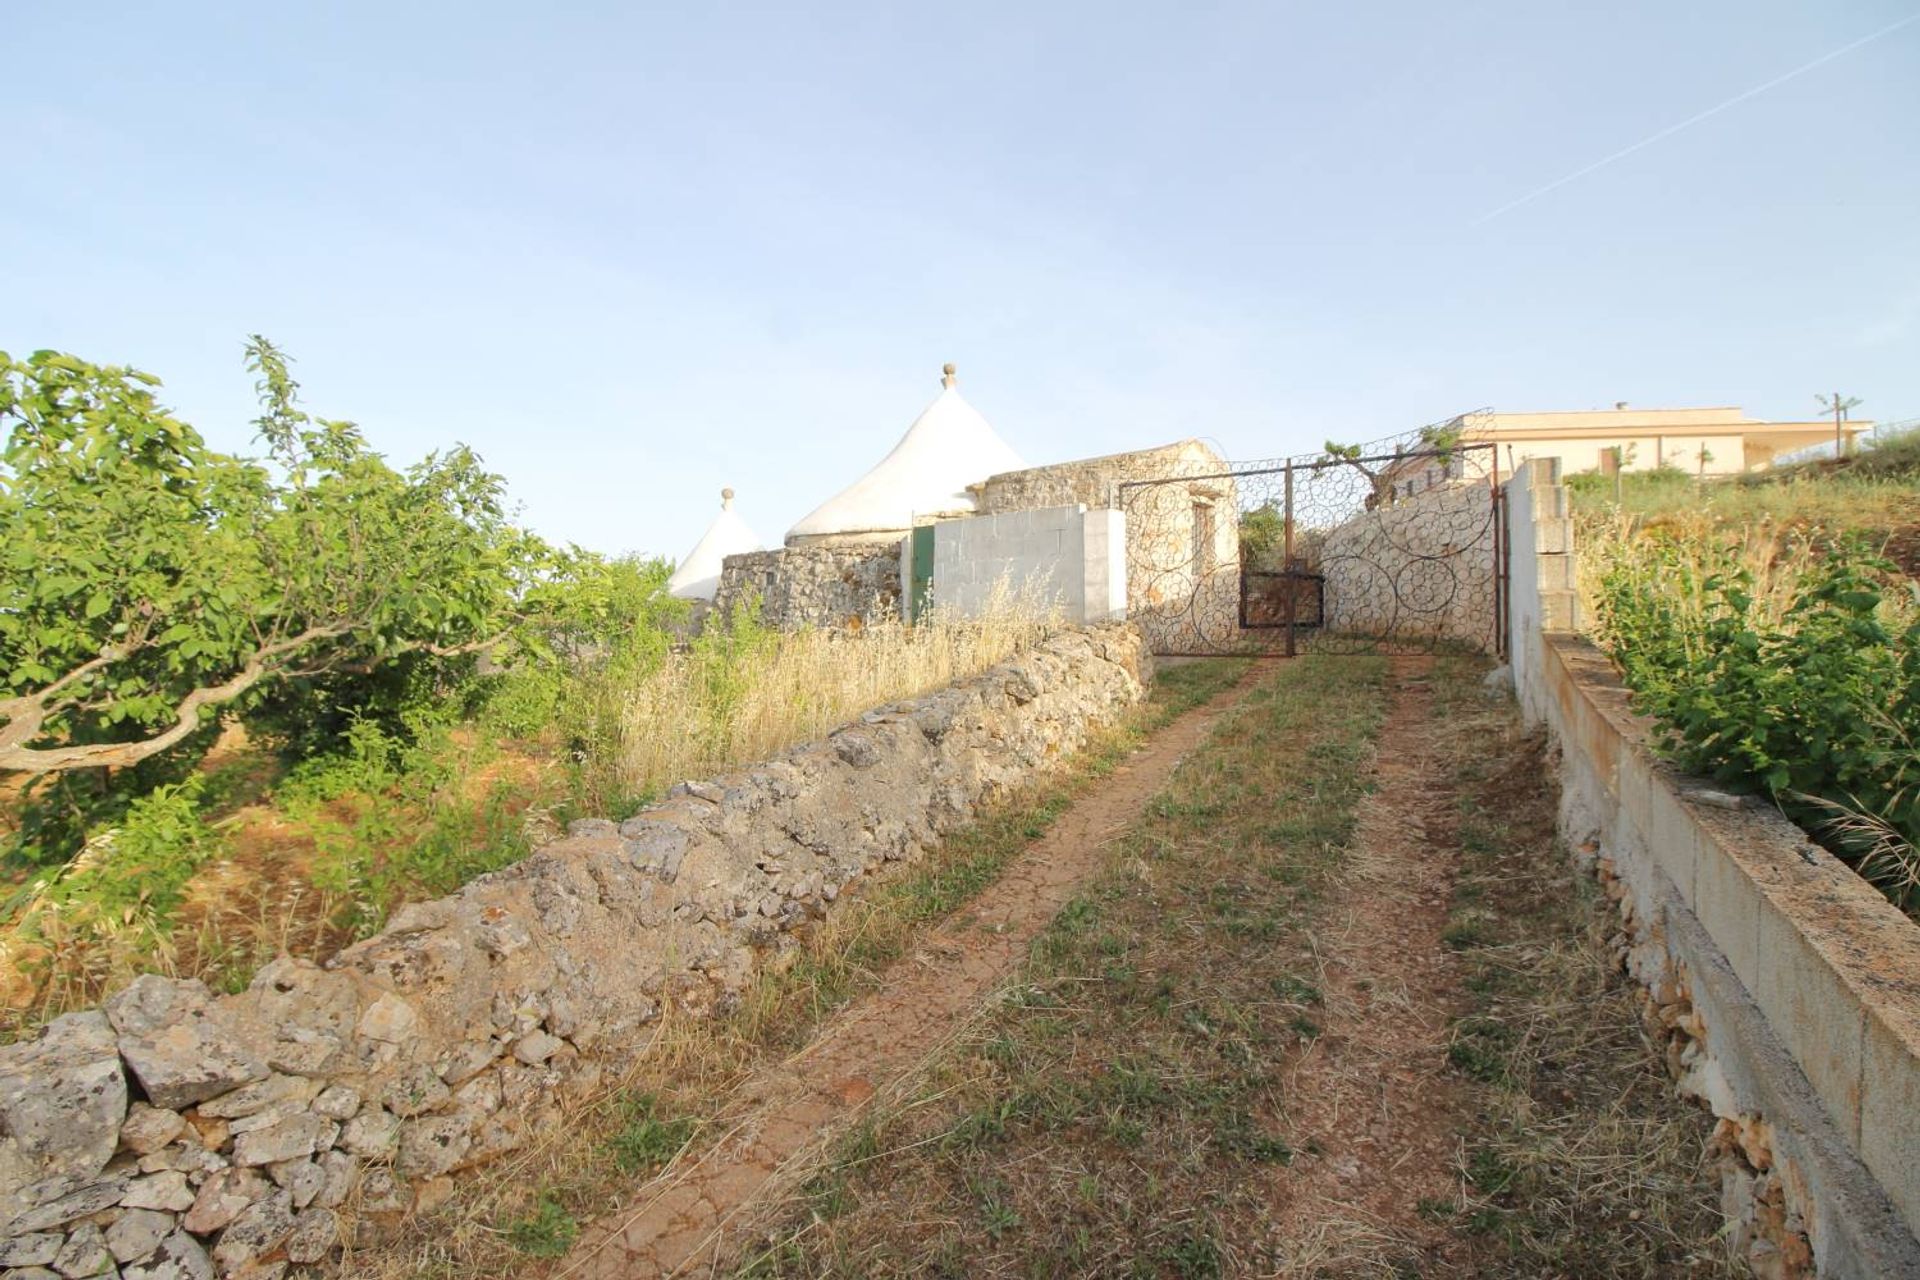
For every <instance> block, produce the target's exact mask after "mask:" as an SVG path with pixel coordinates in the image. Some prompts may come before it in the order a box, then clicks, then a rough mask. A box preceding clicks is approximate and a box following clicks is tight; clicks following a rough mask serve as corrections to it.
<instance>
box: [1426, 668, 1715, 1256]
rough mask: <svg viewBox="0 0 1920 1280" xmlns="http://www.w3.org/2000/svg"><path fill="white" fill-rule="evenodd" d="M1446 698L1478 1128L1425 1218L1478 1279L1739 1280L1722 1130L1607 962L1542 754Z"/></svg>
mask: <svg viewBox="0 0 1920 1280" xmlns="http://www.w3.org/2000/svg"><path fill="white" fill-rule="evenodd" d="M1437 689H1438V691H1439V692H1440V694H1441V696H1442V699H1443V700H1442V702H1441V704H1440V705H1439V706H1437V707H1436V712H1437V713H1438V714H1439V715H1441V716H1442V717H1443V718H1444V719H1445V720H1446V721H1447V722H1448V723H1449V724H1450V725H1451V726H1452V732H1451V734H1450V738H1451V742H1452V748H1453V750H1452V759H1451V772H1452V775H1453V779H1454V783H1455V785H1456V787H1457V788H1458V792H1457V801H1456V804H1457V808H1458V811H1459V820H1460V825H1459V834H1458V839H1459V843H1460V847H1461V861H1462V866H1461V872H1460V876H1459V879H1458V882H1457V885H1456V889H1455V900H1454V914H1453V924H1452V925H1451V926H1450V928H1449V934H1448V936H1449V939H1450V940H1451V941H1452V942H1453V943H1454V945H1455V946H1456V948H1457V950H1458V951H1459V953H1460V956H1461V959H1462V961H1463V963H1464V966H1465V969H1466V980H1465V985H1466V990H1467V995H1468V1005H1467V1008H1466V1010H1465V1011H1464V1012H1463V1014H1462V1016H1461V1017H1460V1019H1459V1020H1458V1022H1457V1023H1456V1024H1455V1027H1454V1031H1453V1037H1452V1044H1451V1048H1450V1054H1449V1056H1450V1058H1451V1060H1452V1063H1453V1065H1454V1067H1455V1068H1456V1069H1457V1070H1458V1071H1459V1073H1460V1074H1461V1075H1462V1076H1464V1077H1465V1078H1466V1079H1467V1080H1469V1081H1470V1082H1471V1086H1472V1089H1473V1092H1474V1098H1473V1107H1474V1111H1475V1112H1476V1114H1477V1120H1476V1122H1475V1123H1474V1124H1473V1125H1472V1126H1471V1127H1470V1129H1469V1130H1468V1132H1467V1133H1466V1134H1465V1135H1464V1137H1465V1142H1464V1145H1463V1155H1462V1160H1461V1166H1460V1182H1459V1193H1458V1195H1457V1196H1456V1197H1455V1198H1454V1199H1453V1200H1452V1201H1449V1202H1446V1203H1437V1204H1428V1205H1423V1206H1422V1209H1423V1212H1425V1213H1427V1214H1429V1215H1430V1216H1433V1217H1434V1218H1436V1219H1438V1220H1443V1221H1447V1222H1450V1223H1452V1224H1453V1226H1454V1228H1455V1230H1456V1231H1458V1232H1459V1233H1460V1235H1461V1236H1462V1237H1463V1238H1464V1239H1465V1240H1466V1241H1468V1242H1469V1243H1470V1244H1471V1246H1472V1255H1471V1256H1472V1263H1471V1268H1470V1271H1471V1273H1472V1274H1478V1275H1500V1276H1515V1277H1519V1276H1529V1277H1530V1276H1541V1275H1566V1276H1586V1275H1596V1276H1597V1275H1616V1276H1647V1277H1666V1276H1672V1277H1680V1276H1689V1277H1693V1276H1716V1277H1717V1276H1732V1275H1738V1274H1741V1271H1740V1269H1739V1268H1738V1267H1737V1266H1736V1265H1735V1264H1734V1263H1733V1262H1732V1260H1731V1259H1730V1258H1729V1257H1728V1256H1727V1253H1726V1250H1725V1248H1724V1247H1723V1245H1722V1244H1721V1243H1720V1242H1719V1240H1718V1239H1717V1238H1716V1234H1717V1232H1718V1230H1719V1226H1720V1217H1719V1212H1718V1185H1717V1182H1716V1180H1715V1178H1714V1177H1713V1175H1712V1173H1711V1171H1710V1170H1709V1169H1707V1168H1706V1166H1705V1164H1704V1152H1705V1147H1706V1142H1707V1139H1708V1137H1709V1136H1710V1133H1711V1128H1712V1125H1711V1117H1710V1116H1708V1115H1707V1114H1706V1113H1705V1112H1703V1111H1701V1110H1700V1109H1699V1108H1697V1107H1695V1106H1693V1105H1692V1104H1690V1103H1686V1102H1682V1101H1680V1100H1679V1099H1678V1098H1676V1097H1675V1096H1674V1094H1673V1089H1672V1082H1671V1081H1670V1079H1669V1078H1668V1076H1667V1074H1666V1070H1665V1067H1664V1064H1663V1062H1662V1059H1661V1055H1660V1053H1659V1052H1658V1050H1657V1049H1656V1047H1655V1046H1654V1045H1653V1044H1652V1043H1651V1042H1650V1041H1649V1040H1648V1039H1647V1037H1646V1035H1645V1034H1644V1033H1643V1031H1642V1029H1641V1021H1640V1000H1639V996H1638V993H1637V992H1636V990H1635V989H1634V988H1633V986H1632V985H1631V984H1630V982H1629V981H1628V980H1627V979H1626V978H1625V977H1624V976H1623V975H1622V974H1621V973H1620V972H1619V971H1618V967H1617V965H1616V964H1615V962H1614V960H1613V958H1612V955H1611V952H1610V951H1609V950H1608V949H1607V947H1606V944H1605V937H1604V932H1603V931H1604V928H1605V926H1606V924H1607V922H1608V920H1609V914H1608V912H1607V911H1606V910H1605V907H1606V904H1605V903H1604V902H1603V901H1601V900H1600V897H1599V895H1598V894H1597V893H1596V892H1595V890H1594V888H1593V886H1592V883H1591V881H1590V880H1588V879H1587V878H1586V877H1584V876H1582V875H1579V874H1578V873H1577V872H1576V871H1575V870H1574V869H1573V867H1572V865H1571V863H1570V861H1569V860H1568V859H1567V858H1566V857H1565V855H1564V853H1563V852H1562V851H1561V849H1560V848H1559V846H1558V844H1557V842H1556V837H1555V833H1554V812H1555V794H1554V783H1553V778H1552V774H1551V771H1550V770H1549V769H1547V768H1546V767H1545V761H1544V759H1543V755H1544V744H1543V743H1542V742H1541V741H1540V740H1539V739H1538V738H1537V737H1535V736H1530V735H1525V734H1523V733H1522V732H1521V731H1520V730H1519V728H1518V725H1517V723H1516V721H1515V718H1514V716H1513V713H1512V711H1511V709H1510V708H1509V707H1508V706H1506V705H1500V706H1490V705H1488V704H1487V703H1486V701H1485V700H1484V699H1481V698H1479V697H1477V696H1476V695H1474V694H1472V693H1470V692H1468V691H1467V689H1464V688H1463V687H1462V685H1461V682H1458V681H1452V682H1448V681H1441V682H1439V683H1438V685H1437Z"/></svg>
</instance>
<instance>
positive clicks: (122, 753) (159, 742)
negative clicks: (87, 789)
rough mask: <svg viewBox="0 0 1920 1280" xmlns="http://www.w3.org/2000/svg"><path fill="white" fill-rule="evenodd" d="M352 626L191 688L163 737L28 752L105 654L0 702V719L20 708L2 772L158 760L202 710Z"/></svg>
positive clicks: (316, 635) (271, 652) (4, 747)
mask: <svg viewBox="0 0 1920 1280" xmlns="http://www.w3.org/2000/svg"><path fill="white" fill-rule="evenodd" d="M350 630H352V628H351V627H349V626H347V625H346V624H344V623H334V624H331V625H328V626H322V627H308V628H307V629H306V630H305V631H302V632H301V633H300V634H299V635H296V636H290V637H288V638H287V639H285V640H281V641H278V642H276V643H274V644H270V645H266V646H264V647H262V648H260V649H257V650H255V651H254V653H253V654H252V655H251V656H250V657H249V658H248V659H247V662H246V665H245V666H243V667H241V668H240V670H239V671H238V672H237V673H236V674H234V675H233V677H232V678H230V679H228V680H226V681H224V682H222V683H220V684H216V685H208V686H206V687H204V688H199V689H195V690H194V691H193V692H192V693H189V694H188V695H187V696H186V697H185V698H182V699H181V700H180V705H179V706H178V707H176V708H175V709H174V720H173V724H172V725H171V726H169V727H168V728H167V729H166V730H164V731H163V732H161V733H158V734H156V735H154V736H153V737H151V738H144V739H142V740H140V741H138V742H91V743H83V744H80V745H76V746H65V747H29V746H27V745H26V744H27V743H28V742H30V741H32V740H33V739H34V738H35V737H38V736H39V733H40V729H41V726H42V725H43V724H44V723H45V722H46V719H47V716H48V714H49V713H50V711H52V710H53V709H54V708H55V707H57V705H58V704H57V703H50V702H49V698H50V697H51V696H52V695H53V694H55V693H56V692H57V691H58V690H59V689H61V688H64V687H65V686H67V685H69V684H71V683H72V682H73V681H74V680H75V679H76V678H78V677H79V676H80V675H81V674H82V673H83V672H84V671H86V670H88V669H89V668H98V667H100V666H104V665H105V664H106V662H110V661H113V656H110V655H109V654H108V653H107V652H103V653H102V655H101V656H100V657H98V658H94V659H92V660H91V661H90V662H88V663H86V664H84V665H83V666H81V667H76V668H75V669H74V670H73V671H70V672H68V673H67V674H66V675H64V676H62V677H61V678H60V679H59V680H58V681H56V682H54V683H53V684H50V685H48V686H47V687H46V688H45V689H42V690H40V691H39V692H38V693H35V694H30V695H27V696H26V697H23V698H12V699H8V700H7V702H4V703H0V714H5V713H7V712H8V711H9V710H10V709H11V708H13V707H14V706H16V705H18V706H21V707H23V709H22V710H21V711H19V712H17V713H16V714H14V715H13V716H12V717H11V718H10V719H9V720H8V723H7V725H6V727H5V728H0V770H13V771H16V772H20V773H29V774H39V773H52V772H55V771H58V770H62V769H90V768H93V769H97V768H105V767H109V766H121V765H129V764H137V763H139V762H140V761H142V760H145V759H146V758H147V757H148V756H153V755H158V754H159V753H160V752H162V751H165V750H166V749H167V748H168V747H171V746H173V745H174V744H176V743H178V742H180V741H181V740H182V739H184V738H186V737H187V736H188V735H189V734H191V733H192V732H193V731H194V730H195V729H198V728H199V727H200V710H201V708H202V707H209V706H217V705H219V704H220V703H223V702H229V701H231V700H232V699H234V698H237V697H239V696H240V695H241V694H243V693H245V692H246V691H247V690H248V689H251V688H252V687H253V686H254V685H256V684H258V683H259V682H260V681H261V680H262V679H264V678H265V677H267V676H269V675H274V674H277V672H276V671H275V668H274V659H276V658H278V657H280V656H282V655H283V654H287V653H292V652H293V651H295V650H297V649H302V648H305V647H306V646H307V645H309V644H313V643H315V642H316V641H320V640H328V639H332V638H334V637H336V636H342V635H345V634H346V633H347V632H348V631H350Z"/></svg>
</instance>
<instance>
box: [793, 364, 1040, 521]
mask: <svg viewBox="0 0 1920 1280" xmlns="http://www.w3.org/2000/svg"><path fill="white" fill-rule="evenodd" d="M941 381H942V384H943V385H942V389H941V392H940V394H939V395H938V396H935V397H934V400H933V403H932V404H930V405H928V406H927V407H926V409H925V410H924V411H923V412H922V413H921V414H920V416H919V417H918V418H915V419H914V420H913V425H912V426H910V427H908V428H907V434H906V435H904V436H901V437H900V443H899V444H896V445H895V446H893V452H892V453H889V454H888V455H887V456H886V457H884V458H882V459H880V462H879V465H877V466H875V467H874V469H873V470H871V471H869V472H867V474H865V475H864V476H861V477H860V478H859V479H858V480H856V481H854V482H853V483H852V484H851V485H848V486H847V487H846V488H845V489H842V490H841V491H840V492H839V493H837V494H835V495H834V496H833V497H831V498H829V499H827V501H825V502H823V503H822V504H820V506H818V507H817V508H815V509H814V511H813V512H812V514H810V515H808V516H807V517H806V518H805V519H803V520H802V521H800V523H799V524H796V525H795V526H793V528H791V529H789V530H787V541H788V542H790V543H791V542H798V541H804V540H806V539H808V538H825V537H836V536H841V537H844V536H858V535H862V534H888V533H901V532H904V531H905V530H907V529H910V528H912V527H913V525H914V523H915V522H916V521H925V520H926V519H928V518H929V517H933V516H963V515H971V514H972V513H973V510H974V506H973V495H971V494H969V493H968V492H967V486H968V485H970V484H978V483H980V482H981V481H982V480H985V479H986V478H987V477H988V476H993V475H998V474H1000V473H1001V472H1002V471H1021V470H1024V469H1025V468H1026V465H1027V464H1026V463H1024V462H1022V461H1021V460H1020V455H1019V454H1017V453H1015V452H1014V451H1013V450H1012V449H1011V448H1009V447H1008V446H1007V442H1006V441H1004V440H1002V439H1001V438H1000V437H999V436H998V435H996V434H994V430H993V428H992V427H990V426H988V425H987V420H986V419H985V418H983V417H981V416H980V413H979V411H978V410H976V409H975V408H974V407H973V406H972V405H970V404H968V403H967V402H966V401H965V400H963V399H961V398H960V392H959V391H958V390H956V389H955V387H954V385H953V381H954V379H953V366H952V365H948V366H947V368H946V376H945V377H944V378H943V379H942V380H941Z"/></svg>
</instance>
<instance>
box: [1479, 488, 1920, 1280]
mask: <svg viewBox="0 0 1920 1280" xmlns="http://www.w3.org/2000/svg"><path fill="white" fill-rule="evenodd" d="M1559 481H1560V472H1559V468H1558V466H1557V465H1555V464H1554V463H1552V462H1535V463H1532V464H1529V465H1528V466H1527V467H1524V468H1522V469H1521V471H1520V472H1519V473H1518V474H1517V475H1516V476H1515V478H1514V480H1513V481H1512V483H1511V484H1510V485H1509V486H1508V504H1509V517H1510V525H1509V528H1510V530H1511V534H1512V544H1511V545H1512V552H1511V554H1512V563H1511V578H1510V581H1511V584H1512V593H1511V597H1510V599H1511V608H1512V614H1511V621H1512V635H1513V675H1514V682H1515V687H1516V691H1517V693H1518V695H1519V697H1520V701H1521V705H1522V707H1523V710H1524V712H1525V714H1526V717H1527V719H1528V720H1529V721H1531V722H1533V723H1538V724H1543V725H1545V726H1546V727H1547V729H1548V730H1549V731H1550V732H1551V734H1552V736H1553V738H1554V739H1555V741H1556V742H1557V744H1558V746H1559V749H1560V770H1561V784H1562V803H1561V828H1562V833H1563V835H1564V837H1565V839H1566V841H1567V843H1568V845H1569V846H1570V848H1572V849H1573V850H1574V852H1575V854H1576V856H1577V857H1579V858H1580V859H1581V860H1582V861H1583V862H1584V863H1586V864H1587V865H1589V866H1590V867H1591V868H1592V869H1593V870H1594V872H1595V874H1596V875H1597V876H1598V877H1599V878H1600V880H1601V882H1602V883H1603V885H1605V886H1606V889H1607V892H1608V894H1609V896H1610V897H1612V898H1613V899H1614V900H1615V902H1616V903H1617V904H1618V913H1619V921H1620V931H1619V934H1618V936H1617V939H1616V944H1615V945H1616V949H1617V951H1618V953H1619V956H1620V959H1621V962H1622V964H1623V965H1624V966H1625V968H1626V969H1627V970H1628V972H1629V973H1631V974H1632V975H1633V976H1634V977H1635V978H1636V979H1637V980H1638V981H1639V983H1640V984H1641V987H1642V989H1643V991H1644V992H1645V993H1646V1012H1647V1018H1648V1025H1649V1029H1650V1030H1651V1031H1652V1032H1653V1033H1654V1034H1655V1035H1656V1036H1658V1037H1659V1038H1660V1039H1661V1040H1662V1041H1663V1042H1664V1043H1665V1046H1666V1049H1667V1053H1668V1057H1669V1062H1670V1064H1671V1065H1672V1066H1673V1068H1674V1070H1675V1072H1676V1074H1677V1075H1678V1076H1679V1082H1680V1088H1681V1090H1682V1092H1684V1093H1686V1094H1688V1095H1690V1096H1693V1097H1695V1098H1697V1099H1699V1100H1700V1101H1701V1102H1702V1103H1704V1104H1705V1105H1706V1106H1708V1107H1709V1108H1711V1110H1712V1111H1713V1113H1714V1114H1715V1115H1716V1116H1717V1117H1719V1119H1720V1125H1719V1128H1718V1130H1717V1132H1716V1138H1715V1152H1716V1154H1717V1156H1718V1157H1719V1159H1720V1161H1721V1171H1722V1185H1723V1190H1724V1195H1723V1200H1724V1204H1725V1207H1726V1209H1727V1211H1728V1214H1729V1218H1730V1221H1731V1223H1732V1225H1733V1229H1734V1236H1735V1239H1736V1241H1737V1242H1738V1243H1740V1244H1741V1245H1742V1246H1744V1248H1745V1249H1746V1250H1747V1252H1748V1253H1749V1256H1750V1257H1752V1258H1753V1260H1754V1262H1755V1265H1756V1271H1757V1272H1758V1273H1759V1274H1761V1275H1767V1276H1784V1275H1800V1274H1808V1273H1810V1272H1817V1273H1818V1274H1821V1275H1829V1276H1849V1277H1851V1276H1859V1277H1881V1276H1920V1243H1916V1240H1915V1231H1916V1228H1920V926H1916V925H1915V923H1914V922H1913V921H1911V920H1909V919H1907V918H1906V917H1905V916H1903V915H1902V914H1901V913H1900V912H1899V911H1897V910H1896V909H1895V908H1894V907H1893V906H1892V905H1891V904H1890V903H1888V902H1887V900H1886V899H1885V898H1884V897H1882V896H1881V895H1880V894H1879V893H1878V892H1877V891H1875V890H1874V889H1873V888H1871V887H1870V886H1869V885H1867V884H1866V883H1865V882H1864V881H1862V880H1861V879H1860V878H1859V877H1858V876H1856V875H1855V874H1854V873H1853V872H1852V871H1851V870H1850V869H1848V868H1847V867H1845V866H1844V865H1842V864H1841V863H1840V862H1838V861H1837V860H1835V859H1834V858H1833V857H1831V856H1830V855H1828V854H1827V853H1826V852H1825V851H1824V850H1822V849H1820V848H1818V847H1817V846H1815V845H1814V844H1813V843H1812V842H1811V841H1810V840H1808V838H1807V836H1806V833H1805V832H1803V831H1801V830H1800V829H1799V828H1797V827H1795V826H1794V825H1793V824H1791V823H1790V822H1788V821H1787V820H1786V819H1785V818H1783V817H1781V816H1780V815H1779V813H1778V812H1777V811H1775V810H1774V809H1772V808H1771V807H1770V806H1764V807H1763V806H1758V805H1753V804H1751V803H1750V802H1746V801H1743V800H1742V799H1740V798H1737V797H1732V796H1727V795H1724V794H1721V793H1718V792H1716V791H1713V790H1711V789H1709V788H1708V787H1707V786H1706V785H1705V784H1702V783H1701V782H1699V781H1698V780H1697V779H1693V778H1689V777H1686V776H1684V775H1680V774H1677V773H1675V772H1674V771H1672V770H1671V769H1670V768H1668V767H1667V766H1666V765H1665V764H1664V763H1662V762H1661V761H1660V760H1659V759H1658V757H1657V756H1656V755H1655V754H1654V753H1653V751H1652V750H1651V749H1650V740H1651V735H1650V726H1649V725H1648V724H1647V722H1646V721H1645V720H1644V719H1643V718H1641V717H1638V716H1636V715H1635V714H1634V713H1633V711H1632V709H1631V706H1630V698H1629V696H1628V693H1627V691H1626V690H1625V689H1624V688H1623V687H1622V685H1621V683H1620V680H1619V677H1618V674H1617V672H1616V671H1615V670H1614V667H1613V665H1612V663H1611V662H1609V661H1608V660H1607V658H1606V657H1605V655H1603V654H1601V653H1600V652H1599V651H1598V650H1596V649H1595V648H1594V647H1593V646H1592V645H1591V644H1589V643H1588V642H1587V641H1585V640H1584V639H1582V638H1581V637H1580V636H1579V635H1577V634H1575V633H1574V632H1573V631H1572V626H1573V624H1574V622H1575V614H1574V610H1575V605H1574V594H1573V551H1574V547H1573V543H1572V527H1571V522H1570V521H1569V519H1568V518H1567V508H1566V493H1565V490H1564V489H1563V488H1561V486H1560V483H1559Z"/></svg>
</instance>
